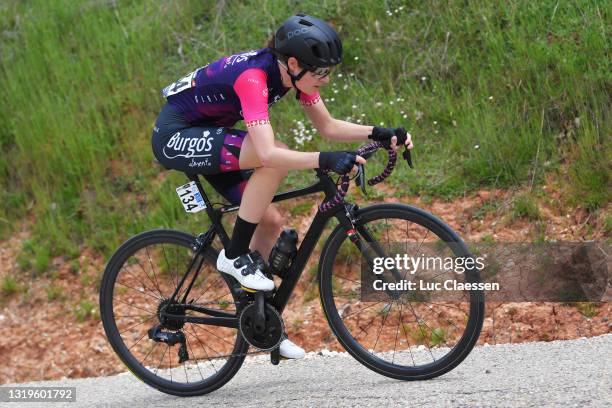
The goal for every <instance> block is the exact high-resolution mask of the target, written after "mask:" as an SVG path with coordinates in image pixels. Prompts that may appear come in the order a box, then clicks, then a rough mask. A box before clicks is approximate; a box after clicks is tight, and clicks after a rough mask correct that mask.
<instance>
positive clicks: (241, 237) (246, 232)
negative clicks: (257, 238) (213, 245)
mask: <svg viewBox="0 0 612 408" xmlns="http://www.w3.org/2000/svg"><path fill="white" fill-rule="evenodd" d="M255 228H257V224H253V223H252V222H248V221H245V220H243V219H242V218H240V216H238V217H236V225H234V232H233V233H232V240H231V241H230V244H229V247H228V248H227V250H226V251H225V256H226V257H227V258H230V259H233V258H237V257H239V256H240V255H244V254H246V253H248V252H249V244H250V243H251V238H253V234H254V233H255Z"/></svg>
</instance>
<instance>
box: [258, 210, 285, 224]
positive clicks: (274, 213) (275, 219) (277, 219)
mask: <svg viewBox="0 0 612 408" xmlns="http://www.w3.org/2000/svg"><path fill="white" fill-rule="evenodd" d="M260 222H262V223H264V224H266V225H268V226H269V227H273V228H277V229H280V228H282V226H283V225H285V217H283V215H282V214H281V213H280V211H278V209H276V208H275V207H272V206H270V207H268V210H267V211H266V212H265V213H264V216H263V218H262V220H261V221H260Z"/></svg>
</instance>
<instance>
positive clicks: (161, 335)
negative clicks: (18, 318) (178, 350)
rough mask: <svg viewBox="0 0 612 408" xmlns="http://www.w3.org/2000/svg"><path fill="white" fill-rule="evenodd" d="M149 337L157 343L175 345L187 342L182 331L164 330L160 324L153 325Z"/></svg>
mask: <svg viewBox="0 0 612 408" xmlns="http://www.w3.org/2000/svg"><path fill="white" fill-rule="evenodd" d="M148 335H149V338H150V339H151V340H153V341H155V342H157V343H166V344H168V345H170V346H174V345H175V344H177V343H181V344H182V343H185V335H184V334H183V333H182V332H176V333H175V332H167V331H162V329H161V327H160V326H155V327H151V328H150V329H149V332H148Z"/></svg>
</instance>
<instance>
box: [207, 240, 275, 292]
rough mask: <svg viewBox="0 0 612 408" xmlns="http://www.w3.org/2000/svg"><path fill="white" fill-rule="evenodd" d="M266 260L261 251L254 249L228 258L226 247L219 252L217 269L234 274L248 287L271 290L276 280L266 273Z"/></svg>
mask: <svg viewBox="0 0 612 408" xmlns="http://www.w3.org/2000/svg"><path fill="white" fill-rule="evenodd" d="M265 265H266V264H265V262H264V260H263V258H262V257H261V255H260V254H259V252H257V251H253V252H249V253H248V254H244V255H241V256H239V257H237V258H233V259H230V258H227V257H226V256H225V249H222V250H221V252H219V257H218V258H217V269H218V270H219V271H221V272H223V273H227V274H228V275H232V276H233V277H234V278H236V280H238V282H240V284H241V285H242V286H243V287H245V288H246V289H251V290H261V291H269V290H272V289H274V281H273V280H272V279H268V278H267V277H266V275H264V273H263V270H264V268H265Z"/></svg>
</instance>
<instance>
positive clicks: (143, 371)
mask: <svg viewBox="0 0 612 408" xmlns="http://www.w3.org/2000/svg"><path fill="white" fill-rule="evenodd" d="M194 241H195V237H194V236H192V235H189V234H186V233H184V232H180V231H175V230H163V229H160V230H152V231H147V232H143V233H141V234H139V235H136V236H134V237H132V238H131V239H129V240H127V241H126V242H125V243H123V244H122V245H121V246H120V247H119V248H118V250H117V251H116V252H115V253H114V255H113V256H112V257H111V259H110V260H109V262H108V264H107V266H106V269H105V272H104V275H103V278H102V283H101V288H100V313H101V318H102V323H103V326H104V331H105V333H106V336H107V339H108V341H109V343H110V344H111V346H112V348H113V350H114V351H115V353H116V354H117V355H118V356H119V358H120V359H121V361H122V362H123V363H124V364H125V365H126V366H127V368H128V369H129V370H130V371H131V372H132V373H133V374H134V375H135V376H136V377H137V378H139V379H140V380H141V381H143V382H144V383H146V384H148V385H149V386H151V387H154V388H156V389H158V390H159V391H162V392H164V393H167V394H172V395H176V396H181V397H188V396H197V395H203V394H207V393H209V392H212V391H214V390H216V389H218V388H219V387H221V386H223V385H224V384H225V383H227V382H228V381H229V380H231V379H232V377H233V376H234V375H235V374H236V373H237V372H238V370H239V369H240V367H241V365H242V363H243V361H244V359H245V353H246V352H247V350H248V348H249V345H248V343H247V342H246V341H244V339H243V338H242V336H241V335H240V334H239V333H238V331H237V330H236V338H235V343H234V346H233V349H232V353H231V355H230V357H228V358H227V360H226V361H225V364H224V365H223V366H222V367H221V368H220V369H219V370H216V368H215V367H214V363H212V362H211V365H212V367H213V368H214V369H215V373H214V374H212V375H211V376H209V377H206V378H204V376H203V375H202V372H201V365H200V361H198V360H197V358H196V368H197V370H198V371H199V373H200V376H201V378H202V380H201V381H195V382H189V378H188V371H187V370H188V369H187V368H186V367H185V366H184V368H185V377H186V379H187V383H186V384H185V383H179V382H176V381H173V377H172V367H171V366H170V381H169V380H167V379H166V378H163V377H161V376H158V375H157V374H158V372H159V371H156V373H153V372H152V371H151V370H150V369H148V368H147V367H146V366H145V365H144V363H145V361H143V362H142V363H141V362H140V361H138V359H137V358H136V357H135V356H134V355H133V354H132V352H130V349H129V348H128V346H127V345H126V343H125V341H124V339H123V338H122V336H121V333H120V331H119V328H118V326H117V321H116V316H115V313H114V310H113V306H114V304H113V301H114V298H113V295H114V292H115V288H116V287H117V288H119V287H120V286H119V284H117V277H118V274H119V273H120V272H121V271H122V270H124V266H125V268H129V267H130V266H129V265H128V266H126V263H128V261H129V260H131V259H132V256H136V254H138V253H139V251H142V250H144V251H145V252H146V253H147V255H148V254H149V251H152V248H154V247H155V245H161V247H162V248H163V249H164V256H166V253H165V247H164V245H168V246H170V245H176V246H177V253H178V248H185V251H190V252H191V254H192V256H193V254H194V252H193V248H192V245H193V243H194ZM216 259H217V251H216V250H215V249H214V248H212V247H209V248H207V249H206V252H205V263H207V262H210V263H212V265H215V262H216ZM177 260H178V258H177ZM136 263H138V261H136ZM134 264H135V263H133V264H132V265H134ZM177 265H178V261H177ZM151 266H153V264H151ZM141 267H142V265H141ZM213 268H214V267H213ZM177 269H178V268H177ZM214 270H215V271H216V269H214ZM143 271H144V272H145V274H147V272H146V270H144V269H143ZM128 273H129V272H128ZM217 273H218V272H217ZM126 274H127V273H126ZM219 275H220V274H219ZM147 276H149V275H148V274H147ZM154 276H155V275H154ZM170 279H174V277H173V276H172V277H171V278H170ZM212 279H218V278H214V277H213V278H212ZM155 281H156V282H155V283H150V284H149V285H150V286H154V285H155V284H157V285H158V288H159V282H157V278H155ZM220 281H222V282H224V283H225V285H226V286H227V291H228V292H229V293H231V297H232V298H233V300H234V302H237V297H236V296H237V295H236V293H235V291H234V289H233V288H232V287H231V286H230V285H228V284H227V281H226V280H225V278H224V277H223V278H221V280H220ZM151 282H153V281H151ZM177 282H178V274H177ZM116 284H117V285H116ZM221 285H223V283H222V284H221ZM123 286H126V285H125V284H124V285H123ZM143 286H144V287H147V285H146V283H143ZM128 287H129V286H128ZM141 289H142V288H141ZM134 290H136V289H134ZM141 291H142V290H141ZM126 292H129V290H126ZM117 293H118V294H120V289H118V292H117ZM129 293H130V294H131V293H132V292H129ZM160 294H161V291H160ZM124 303H125V302H124ZM119 304H120V303H119V301H118V302H117V305H119ZM235 304H237V303H235ZM157 313H159V309H158V310H157V312H156V315H155V316H156V317H157V319H159V316H158V315H157ZM119 317H122V316H119ZM153 321H155V320H154V319H153ZM158 322H159V321H158ZM139 324H142V323H139ZM183 324H192V323H183ZM192 325H193V324H192ZM194 327H195V326H192V327H191V330H192V331H191V334H192V336H193V334H194V333H195V334H196V337H197V333H196V329H195V328H194ZM207 327H211V326H207ZM189 331H190V330H187V329H185V336H186V337H189ZM143 337H145V336H144V335H143ZM143 337H141V339H142V338H143ZM141 339H139V340H138V342H140V341H142V340H141ZM147 340H148V341H149V342H151V343H155V344H153V345H152V347H153V348H156V347H157V345H158V344H160V343H158V342H157V343H156V342H153V341H152V340H149V339H147ZM198 340H199V339H198ZM192 341H193V340H192ZM138 342H137V343H138ZM162 344H163V343H162ZM133 346H135V344H134V345H133ZM188 346H189V340H188ZM193 348H195V346H192V353H193ZM202 348H203V349H204V351H205V352H206V348H204V345H202ZM151 350H153V349H151ZM188 350H189V347H188ZM149 353H151V351H149ZM164 353H165V352H164ZM170 354H171V353H168V356H169V358H170ZM148 356H149V355H147V357H148ZM163 358H164V357H163V356H162V359H163ZM145 360H146V359H145ZM209 362H210V361H209ZM183 364H185V363H183ZM158 369H159V367H158ZM189 370H193V367H192V366H190V367H189Z"/></svg>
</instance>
